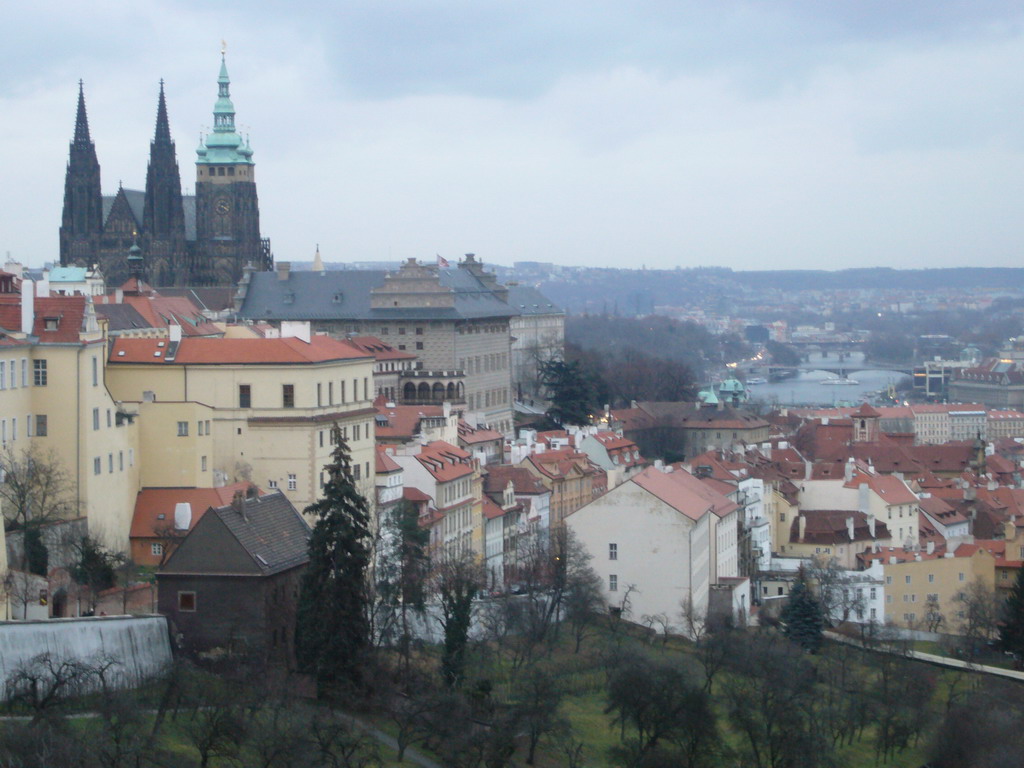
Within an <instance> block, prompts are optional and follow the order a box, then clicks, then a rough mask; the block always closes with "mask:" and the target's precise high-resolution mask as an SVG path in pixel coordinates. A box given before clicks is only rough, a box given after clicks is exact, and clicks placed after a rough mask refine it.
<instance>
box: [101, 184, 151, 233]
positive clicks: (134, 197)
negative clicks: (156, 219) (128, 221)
mask: <svg viewBox="0 0 1024 768" xmlns="http://www.w3.org/2000/svg"><path fill="white" fill-rule="evenodd" d="M116 197H117V195H104V196H103V223H104V224H106V223H107V217H108V216H109V215H110V209H111V208H113V207H114V198H116ZM124 197H125V199H126V200H127V201H128V207H129V208H131V209H132V216H134V217H135V222H136V223H137V224H141V223H142V209H143V207H145V204H146V193H145V192H143V191H142V190H141V189H127V188H126V189H125V190H124Z"/></svg>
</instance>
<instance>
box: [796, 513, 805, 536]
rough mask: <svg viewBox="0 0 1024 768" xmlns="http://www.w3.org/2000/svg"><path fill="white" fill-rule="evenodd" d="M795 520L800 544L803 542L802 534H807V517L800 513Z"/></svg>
mask: <svg viewBox="0 0 1024 768" xmlns="http://www.w3.org/2000/svg"><path fill="white" fill-rule="evenodd" d="M797 520H798V522H797V532H798V535H799V537H800V541H801V542H802V541H803V540H804V534H805V533H807V517H806V516H805V515H804V514H803V513H801V514H800V516H799V517H798V518H797Z"/></svg>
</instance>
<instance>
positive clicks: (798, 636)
mask: <svg viewBox="0 0 1024 768" xmlns="http://www.w3.org/2000/svg"><path fill="white" fill-rule="evenodd" d="M780 618H781V619H782V624H783V631H784V632H785V634H786V637H788V638H789V639H790V640H792V641H793V642H794V643H796V644H797V645H799V646H800V647H801V648H803V649H804V650H805V651H808V652H810V653H815V652H817V650H818V648H820V647H821V640H822V630H823V628H824V625H825V617H824V612H823V611H822V608H821V601H820V600H818V597H817V596H816V595H815V594H814V592H813V591H812V590H811V585H810V583H809V581H808V578H807V572H806V571H805V570H804V568H803V567H802V566H801V568H800V570H799V571H798V572H797V577H796V581H794V582H793V588H792V589H790V591H789V601H788V602H787V603H786V607H785V608H783V609H782V615H781V617H780Z"/></svg>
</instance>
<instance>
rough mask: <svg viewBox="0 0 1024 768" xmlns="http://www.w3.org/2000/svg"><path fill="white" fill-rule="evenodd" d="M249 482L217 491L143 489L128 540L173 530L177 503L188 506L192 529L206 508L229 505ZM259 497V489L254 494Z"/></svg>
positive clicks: (234, 484)
mask: <svg viewBox="0 0 1024 768" xmlns="http://www.w3.org/2000/svg"><path fill="white" fill-rule="evenodd" d="M250 485H251V483H246V482H242V483H232V484H231V485H224V486H221V487H220V488H143V489H142V490H141V491H139V492H138V494H137V495H136V497H135V512H134V513H133V514H132V525H131V530H130V532H129V534H128V535H129V537H130V538H133V539H134V538H152V537H154V536H156V535H157V534H158V532H159V531H160V529H161V528H167V527H173V525H174V507H175V505H176V504H179V503H187V504H190V505H191V506H192V523H191V525H190V526H189V530H192V528H193V527H195V524H196V523H198V522H199V518H201V517H202V516H203V515H204V514H206V510H208V509H209V508H210V507H223V506H225V505H227V504H230V503H231V500H232V499H233V498H234V496H235V493H236V492H238V491H241V492H242V493H245V492H247V491H248V489H249V487H250ZM258 492H259V494H260V495H261V496H263V495H264V492H263V491H262V490H259V491H258Z"/></svg>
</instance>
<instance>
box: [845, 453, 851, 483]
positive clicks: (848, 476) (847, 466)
mask: <svg viewBox="0 0 1024 768" xmlns="http://www.w3.org/2000/svg"><path fill="white" fill-rule="evenodd" d="M851 480H853V456H851V457H850V458H848V459H847V460H846V464H845V465H843V481H844V482H847V483H848V482H850V481H851Z"/></svg>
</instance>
